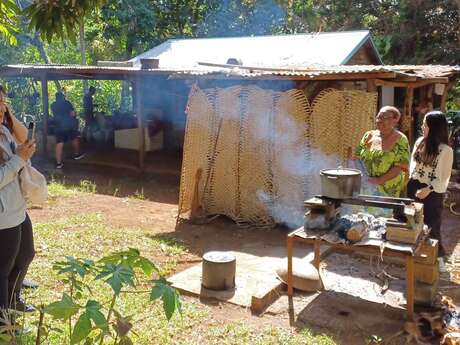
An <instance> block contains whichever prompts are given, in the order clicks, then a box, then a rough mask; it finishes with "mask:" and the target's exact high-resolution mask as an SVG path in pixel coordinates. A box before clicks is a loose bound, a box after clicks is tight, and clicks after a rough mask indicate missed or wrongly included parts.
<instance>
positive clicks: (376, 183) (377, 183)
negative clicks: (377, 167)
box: [368, 177, 382, 186]
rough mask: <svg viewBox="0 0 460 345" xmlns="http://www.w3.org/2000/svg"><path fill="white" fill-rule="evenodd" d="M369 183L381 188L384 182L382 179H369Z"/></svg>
mask: <svg viewBox="0 0 460 345" xmlns="http://www.w3.org/2000/svg"><path fill="white" fill-rule="evenodd" d="M368 181H369V183H370V184H373V185H375V186H379V185H381V184H382V180H381V179H380V177H369V179H368Z"/></svg>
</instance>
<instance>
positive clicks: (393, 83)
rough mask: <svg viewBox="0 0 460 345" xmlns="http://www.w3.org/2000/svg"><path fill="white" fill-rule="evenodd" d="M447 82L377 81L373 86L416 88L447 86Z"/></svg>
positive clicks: (432, 80) (447, 80)
mask: <svg viewBox="0 0 460 345" xmlns="http://www.w3.org/2000/svg"><path fill="white" fill-rule="evenodd" d="M448 82H449V79H448V78H431V79H422V80H418V81H415V82H403V81H397V80H381V79H377V80H376V81H375V84H376V85H377V86H390V87H410V88H418V87H422V86H426V85H430V84H447V83H448Z"/></svg>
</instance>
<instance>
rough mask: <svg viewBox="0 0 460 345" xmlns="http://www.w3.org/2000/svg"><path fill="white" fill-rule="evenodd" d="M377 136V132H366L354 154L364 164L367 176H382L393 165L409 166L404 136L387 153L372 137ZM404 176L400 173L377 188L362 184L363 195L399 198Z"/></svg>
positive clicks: (408, 154)
mask: <svg viewBox="0 0 460 345" xmlns="http://www.w3.org/2000/svg"><path fill="white" fill-rule="evenodd" d="M377 135H378V131H369V132H366V134H364V136H363V138H362V139H361V142H360V143H359V145H358V147H357V148H356V152H355V154H356V156H357V157H358V158H359V159H360V160H361V161H362V163H363V164H364V168H365V170H366V173H367V176H369V177H379V176H382V175H384V174H385V173H386V172H388V171H389V170H390V169H391V168H392V167H393V166H395V165H399V164H401V165H408V164H409V158H410V152H409V150H410V149H409V141H408V140H407V137H406V136H405V135H401V137H400V138H399V139H398V141H397V142H396V143H395V144H394V145H393V147H392V149H391V150H389V151H385V150H383V149H382V145H381V142H380V143H379V142H378V140H379V138H376V137H374V136H377ZM373 137H374V140H372V139H373ZM404 175H405V174H404V172H401V173H400V174H399V175H398V176H396V177H394V178H392V179H391V180H388V181H386V182H385V183H384V184H382V185H378V186H370V184H368V183H367V184H366V183H364V184H363V187H364V188H363V189H364V192H365V194H378V195H382V196H389V197H399V196H400V195H401V192H402V191H403V190H404V186H405V177H404Z"/></svg>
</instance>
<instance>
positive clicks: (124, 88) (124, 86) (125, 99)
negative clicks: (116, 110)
mask: <svg viewBox="0 0 460 345" xmlns="http://www.w3.org/2000/svg"><path fill="white" fill-rule="evenodd" d="M132 53H133V46H132V44H131V43H130V38H129V35H128V42H127V46H126V53H125V54H126V55H125V60H129V59H131V55H132ZM130 84H131V83H130V82H129V81H127V80H123V81H122V83H121V104H120V109H121V111H128V110H129V86H130ZM133 107H134V105H133Z"/></svg>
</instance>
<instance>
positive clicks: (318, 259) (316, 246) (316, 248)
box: [313, 239, 321, 272]
mask: <svg viewBox="0 0 460 345" xmlns="http://www.w3.org/2000/svg"><path fill="white" fill-rule="evenodd" d="M313 248H314V251H315V256H314V258H313V266H315V267H316V269H317V270H318V272H319V263H320V262H321V241H320V240H319V239H316V240H315V243H314V244H313Z"/></svg>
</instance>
